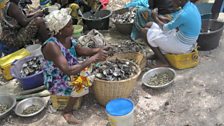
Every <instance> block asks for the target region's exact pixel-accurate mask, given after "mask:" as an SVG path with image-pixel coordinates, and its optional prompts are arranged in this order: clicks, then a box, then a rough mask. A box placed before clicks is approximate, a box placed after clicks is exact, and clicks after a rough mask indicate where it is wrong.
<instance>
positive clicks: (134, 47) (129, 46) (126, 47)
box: [111, 41, 147, 53]
mask: <svg viewBox="0 0 224 126" xmlns="http://www.w3.org/2000/svg"><path fill="white" fill-rule="evenodd" d="M111 46H112V47H113V51H114V52H115V53H127V52H140V51H143V50H144V48H146V47H147V46H145V45H144V46H142V45H140V44H138V43H136V42H131V41H123V42H120V43H118V44H112V45H111Z"/></svg>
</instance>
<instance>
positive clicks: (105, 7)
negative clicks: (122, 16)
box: [100, 0, 109, 9]
mask: <svg viewBox="0 0 224 126" xmlns="http://www.w3.org/2000/svg"><path fill="white" fill-rule="evenodd" d="M100 2H101V4H102V6H103V8H102V9H107V4H108V3H109V0H100Z"/></svg>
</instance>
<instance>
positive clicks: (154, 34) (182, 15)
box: [142, 0, 201, 65]
mask: <svg viewBox="0 0 224 126" xmlns="http://www.w3.org/2000/svg"><path fill="white" fill-rule="evenodd" d="M173 2H174V6H175V7H176V8H181V9H180V10H179V11H177V12H175V13H173V15H174V17H173V19H172V20H171V21H169V22H164V21H163V20H161V19H160V17H159V15H158V11H157V10H156V9H155V10H153V12H152V17H153V19H154V21H155V22H156V23H154V22H149V23H148V24H147V27H146V28H143V29H142V32H143V33H144V34H145V35H146V37H147V42H148V44H149V46H150V48H151V49H152V50H153V52H154V54H155V56H156V57H157V58H159V60H160V61H162V62H163V64H166V65H168V62H167V60H166V58H165V57H164V55H163V54H166V53H173V54H183V53H190V52H192V50H193V49H194V48H195V45H196V41H197V39H198V36H199V34H200V30H201V15H200V13H199V11H198V9H197V7H196V6H195V5H194V4H193V3H192V2H190V1H189V0H173Z"/></svg>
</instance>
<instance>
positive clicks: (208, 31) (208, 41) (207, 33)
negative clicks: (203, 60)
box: [197, 19, 224, 51]
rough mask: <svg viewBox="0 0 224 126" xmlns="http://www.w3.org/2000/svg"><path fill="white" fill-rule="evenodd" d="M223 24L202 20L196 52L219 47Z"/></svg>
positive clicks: (212, 20)
mask: <svg viewBox="0 0 224 126" xmlns="http://www.w3.org/2000/svg"><path fill="white" fill-rule="evenodd" d="M223 29H224V23H223V22H220V21H217V20H215V19H203V20H202V31H201V33H200V35H199V37H198V40H197V42H198V46H199V48H198V50H201V51H209V50H212V49H215V48H217V47H218V46H219V41H220V38H221V36H222V32H223Z"/></svg>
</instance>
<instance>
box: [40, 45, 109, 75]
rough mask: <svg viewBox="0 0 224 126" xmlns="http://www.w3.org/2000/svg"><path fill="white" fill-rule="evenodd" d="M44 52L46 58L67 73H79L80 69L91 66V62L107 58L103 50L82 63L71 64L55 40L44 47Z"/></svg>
mask: <svg viewBox="0 0 224 126" xmlns="http://www.w3.org/2000/svg"><path fill="white" fill-rule="evenodd" d="M43 54H44V57H45V59H47V60H50V61H53V62H54V64H55V66H56V67H58V68H59V69H60V70H61V71H62V72H63V73H65V74H67V75H75V74H78V73H79V72H80V71H82V70H83V69H84V68H86V67H87V66H89V65H90V64H91V63H94V62H97V61H102V60H105V59H106V54H105V53H104V52H102V51H101V52H98V53H97V54H95V55H94V56H92V57H90V58H89V59H87V60H86V61H84V62H82V63H79V64H76V65H73V66H69V65H68V62H67V60H66V58H65V57H64V56H63V54H62V53H61V51H60V49H59V47H58V46H57V45H56V44H55V43H53V42H51V43H48V44H47V45H45V46H44V47H43Z"/></svg>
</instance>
